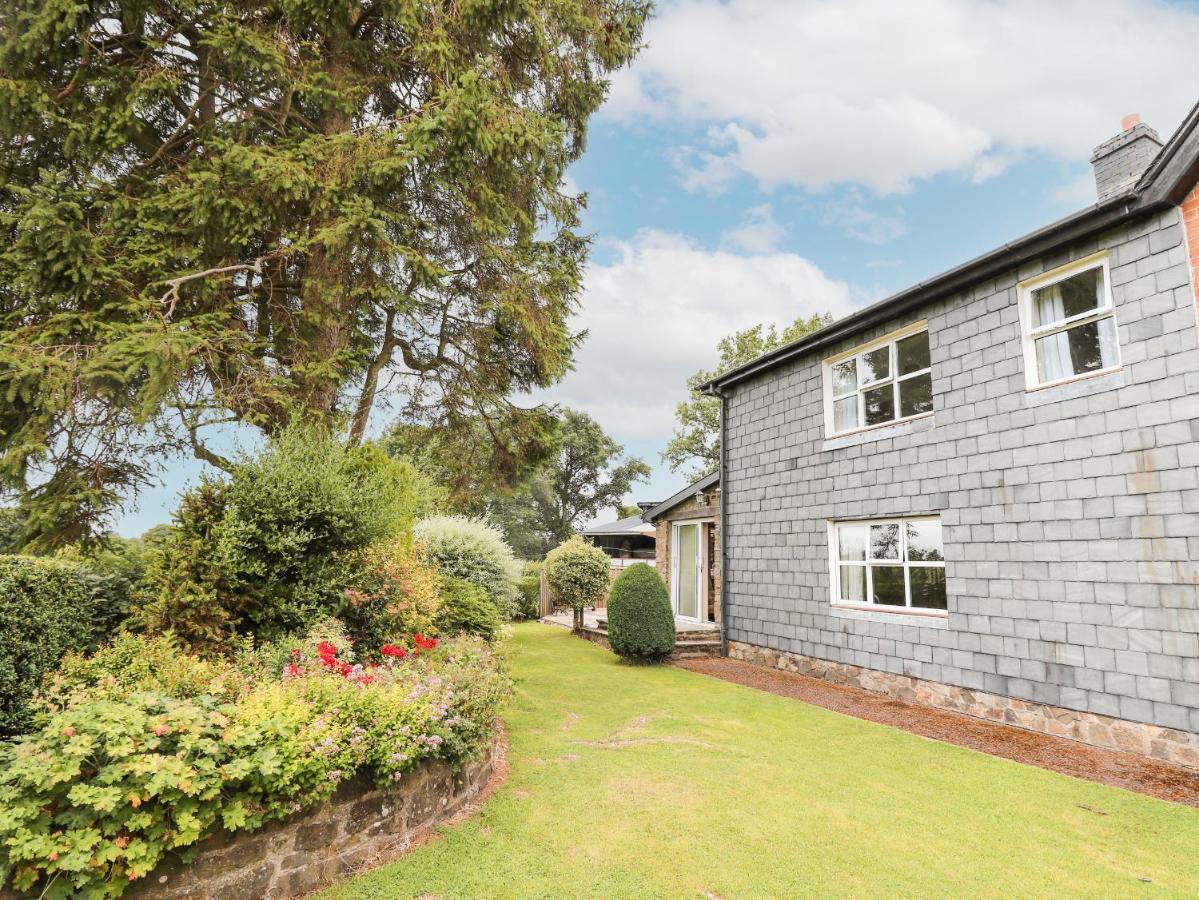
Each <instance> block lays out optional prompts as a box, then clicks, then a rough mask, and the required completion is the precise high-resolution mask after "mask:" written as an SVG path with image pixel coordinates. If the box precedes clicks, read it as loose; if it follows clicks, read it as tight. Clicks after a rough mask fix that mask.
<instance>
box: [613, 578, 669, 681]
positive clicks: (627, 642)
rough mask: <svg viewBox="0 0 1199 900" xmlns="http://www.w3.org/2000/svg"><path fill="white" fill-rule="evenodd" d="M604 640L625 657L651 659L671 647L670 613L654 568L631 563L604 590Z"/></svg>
mask: <svg viewBox="0 0 1199 900" xmlns="http://www.w3.org/2000/svg"><path fill="white" fill-rule="evenodd" d="M608 641H609V642H610V643H611V644H612V650H613V651H614V652H615V653H616V654H617V655H618V656H622V657H625V658H626V659H633V660H638V661H643V662H653V661H657V660H660V659H664V658H665V657H667V656H669V655H670V652H671V651H672V650H673V649H674V614H673V613H672V612H671V611H670V597H669V596H668V595H667V593H666V585H665V584H664V583H663V581H662V576H661V575H659V574H658V572H657V570H655V569H652V568H650V567H649V566H647V565H646V564H645V563H635V564H634V565H631V566H629V567H628V568H627V569H625V570H624V571H623V572H621V573H620V577H619V578H617V579H616V583H615V584H613V585H612V591H611V593H609V594H608Z"/></svg>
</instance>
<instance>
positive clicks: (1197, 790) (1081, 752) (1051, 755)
mask: <svg viewBox="0 0 1199 900" xmlns="http://www.w3.org/2000/svg"><path fill="white" fill-rule="evenodd" d="M675 665H677V666H678V667H679V668H682V669H686V670H688V671H690V672H697V673H699V674H701V675H708V676H710V677H712V678H719V679H720V680H722V681H731V682H733V683H734V684H740V685H744V686H745V687H750V688H756V689H757V690H760V691H766V692H767V693H771V694H777V695H778V696H780V697H789V698H791V699H794V700H802V701H804V702H805V703H811V704H812V705H813V706H820V707H823V708H824V709H829V710H832V711H833V712H838V713H843V714H844V715H847V716H853V717H854V718H857V719H866V720H868V721H871V722H878V723H880V724H883V725H890V726H892V727H894V728H902V729H903V730H904V731H910V732H912V733H913V734H918V735H921V736H923V737H926V738H932V739H933V740H937V741H945V742H946V743H950V744H957V745H959V746H961V747H969V748H970V749H971V750H977V751H979V752H980V753H987V754H990V755H991V756H999V757H1002V758H1003V759H1011V760H1015V761H1016V762H1022V763H1026V764H1027V765H1030V766H1039V767H1040V768H1042V769H1050V770H1052V771H1054V772H1060V773H1061V774H1063V775H1072V776H1074V777H1075V778H1083V779H1086V780H1087V781H1097V782H1099V783H1100V784H1106V785H1111V786H1113V787H1121V788H1124V789H1125V790H1129V791H1136V792H1137V793H1139V794H1148V795H1149V796H1151V797H1157V798H1159V799H1161V800H1169V801H1171V802H1173V803H1181V804H1184V805H1186V806H1194V807H1199V771H1196V770H1193V769H1188V768H1185V767H1183V766H1177V765H1173V764H1171V763H1165V762H1161V761H1160V760H1156V759H1150V758H1149V757H1145V756H1140V755H1139V754H1135V753H1125V752H1123V751H1120V750H1104V749H1102V748H1099V747H1092V746H1090V745H1089V744H1082V743H1079V742H1078V741H1072V740H1069V739H1068V738H1061V737H1054V736H1052V735H1047V734H1041V733H1040V732H1036V731H1027V730H1025V729H1022V728H1015V727H1013V726H1010V725H1003V724H1000V723H998V722H989V721H986V720H984V719H976V718H974V717H973V716H967V715H963V714H962V713H956V712H950V711H948V710H942V709H934V708H933V707H930V706H922V705H920V704H918V703H909V702H907V701H905V700H897V699H895V698H893V697H888V696H886V695H885V694H876V693H874V692H873V691H867V690H863V689H862V688H856V687H848V686H845V685H839V684H833V683H831V682H828V681H823V680H821V679H819V678H810V677H808V676H806V675H799V674H796V673H794V672H783V671H781V670H778V669H768V668H766V667H764V666H755V665H753V664H752V663H747V662H742V661H741V660H735V659H727V658H708V659H686V660H680V661H678V662H676V663H675Z"/></svg>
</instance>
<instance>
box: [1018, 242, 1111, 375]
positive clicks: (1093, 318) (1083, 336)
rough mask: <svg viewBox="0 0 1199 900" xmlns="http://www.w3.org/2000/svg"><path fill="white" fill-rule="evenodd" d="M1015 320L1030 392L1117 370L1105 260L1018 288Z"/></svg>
mask: <svg viewBox="0 0 1199 900" xmlns="http://www.w3.org/2000/svg"><path fill="white" fill-rule="evenodd" d="M1020 321H1021V324H1022V327H1023V332H1024V371H1025V377H1026V382H1027V385H1028V387H1030V388H1035V387H1044V386H1046V385H1052V384H1057V383H1059V382H1064V381H1070V380H1072V379H1075V378H1081V377H1084V376H1088V375H1094V374H1097V373H1102V372H1108V371H1112V370H1114V369H1118V368H1119V367H1120V346H1119V342H1118V340H1117V338H1116V313H1115V310H1114V309H1113V307H1112V293H1111V282H1110V280H1109V278H1108V267H1107V257H1106V256H1102V255H1100V256H1091V257H1088V258H1087V259H1083V260H1079V261H1078V262H1075V263H1071V264H1070V265H1068V266H1063V267H1062V268H1060V269H1055V270H1054V271H1052V272H1049V273H1047V274H1045V275H1041V276H1039V277H1037V278H1034V279H1031V280H1029V281H1026V282H1024V283H1022V284H1021V285H1020Z"/></svg>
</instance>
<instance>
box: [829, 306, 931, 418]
mask: <svg viewBox="0 0 1199 900" xmlns="http://www.w3.org/2000/svg"><path fill="white" fill-rule="evenodd" d="M825 397H826V403H825V420H826V426H827V427H826V431H827V433H829V434H842V433H844V432H846V431H854V430H856V429H859V428H869V427H871V426H874V425H885V424H887V423H888V422H897V421H900V420H903V419H910V418H913V417H914V416H920V415H924V414H925V413H930V412H932V410H933V376H932V367H931V362H930V359H929V350H928V325H927V324H926V323H920V324H918V325H914V326H910V327H908V328H905V329H903V330H902V331H897V332H895V333H893V334H890V335H887V336H886V337H883V338H880V339H879V340H877V341H873V342H871V343H869V344H864V345H862V346H861V347H857V348H855V349H854V350H851V351H849V352H848V353H843V354H841V355H839V356H835V357H832V358H831V359H829V360H826V361H825Z"/></svg>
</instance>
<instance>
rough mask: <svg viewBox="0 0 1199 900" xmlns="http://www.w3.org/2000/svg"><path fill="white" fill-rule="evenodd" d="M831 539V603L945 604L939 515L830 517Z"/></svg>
mask: <svg viewBox="0 0 1199 900" xmlns="http://www.w3.org/2000/svg"><path fill="white" fill-rule="evenodd" d="M829 539H830V543H831V546H830V547H829V555H830V558H831V559H832V561H833V576H834V577H833V603H835V604H838V605H845V606H861V607H876V608H878V607H882V608H887V609H903V608H907V609H912V610H930V611H938V610H946V609H948V603H947V601H946V595H945V553H944V550H943V546H942V542H941V520H940V518H938V517H936V516H921V517H919V518H903V519H870V520H866V521H855V522H833V523H831V525H830V527H829Z"/></svg>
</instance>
